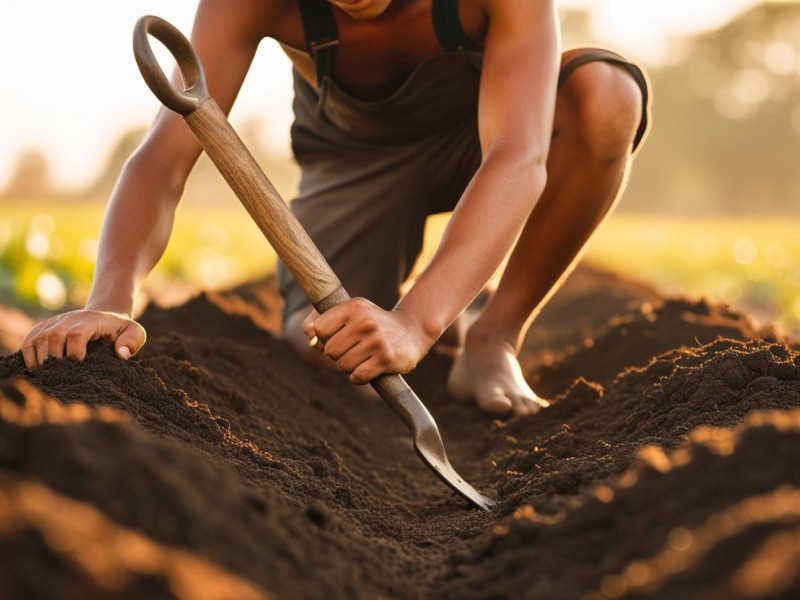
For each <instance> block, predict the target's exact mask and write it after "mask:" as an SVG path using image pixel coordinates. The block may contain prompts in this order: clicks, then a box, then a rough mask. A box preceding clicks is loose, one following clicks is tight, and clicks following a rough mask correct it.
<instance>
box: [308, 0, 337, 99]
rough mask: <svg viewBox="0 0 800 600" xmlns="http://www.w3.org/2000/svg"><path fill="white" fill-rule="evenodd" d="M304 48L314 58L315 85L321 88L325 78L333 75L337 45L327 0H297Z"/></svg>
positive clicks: (333, 23) (333, 20)
mask: <svg viewBox="0 0 800 600" xmlns="http://www.w3.org/2000/svg"><path fill="white" fill-rule="evenodd" d="M298 3H299V4H300V16H301V18H302V19H303V30H304V31H305V34H306V47H307V48H308V52H309V54H311V56H312V57H314V64H315V66H316V70H317V85H318V86H322V80H323V79H324V78H325V76H326V75H327V76H331V74H332V73H333V64H334V62H335V61H336V47H337V46H338V45H339V30H338V29H337V28H336V20H335V19H334V18H333V8H332V7H331V5H330V3H329V2H328V0H298Z"/></svg>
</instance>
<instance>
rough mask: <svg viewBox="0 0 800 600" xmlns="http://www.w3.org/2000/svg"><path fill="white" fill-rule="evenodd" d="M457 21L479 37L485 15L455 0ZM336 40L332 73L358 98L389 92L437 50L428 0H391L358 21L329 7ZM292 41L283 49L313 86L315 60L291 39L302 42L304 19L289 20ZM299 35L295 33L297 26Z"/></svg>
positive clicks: (467, 0)
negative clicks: (382, 10) (379, 11)
mask: <svg viewBox="0 0 800 600" xmlns="http://www.w3.org/2000/svg"><path fill="white" fill-rule="evenodd" d="M458 13H459V20H460V22H461V25H462V27H463V29H464V32H465V33H466V34H467V35H468V36H469V37H470V39H472V40H475V41H482V39H483V37H484V35H485V30H486V26H487V24H486V16H485V14H484V13H483V11H482V10H481V9H480V8H479V7H478V5H477V2H476V1H475V0H459V3H458ZM334 17H335V20H336V28H337V29H338V38H339V45H338V48H337V54H336V63H335V67H334V70H333V77H334V79H335V80H336V82H337V84H339V86H340V87H341V88H342V89H344V90H346V91H348V92H349V93H351V94H352V95H353V96H356V97H358V98H361V99H363V100H377V99H380V98H383V97H386V96H388V95H390V94H391V93H392V92H394V91H395V90H396V89H398V88H399V87H400V85H402V83H403V82H404V81H405V80H406V79H407V78H408V76H409V74H410V73H411V72H412V71H413V70H414V68H415V67H416V66H417V65H419V64H420V63H421V62H423V61H424V60H425V59H427V58H429V57H430V56H433V55H434V54H438V53H440V52H442V46H441V43H440V40H439V39H438V38H437V35H436V32H435V29H434V19H433V15H432V0H394V2H393V3H392V5H390V8H389V9H387V11H386V12H385V13H384V14H383V15H381V16H380V17H379V18H377V19H373V20H370V21H357V20H355V19H353V18H351V17H349V16H348V15H347V14H345V13H343V12H342V11H339V10H337V9H334ZM287 26H291V27H292V29H293V32H292V33H293V34H294V35H292V36H291V38H290V39H292V40H293V41H294V42H295V43H283V44H282V46H283V48H284V50H285V51H286V54H287V55H288V56H289V58H290V59H291V60H292V62H293V64H294V66H295V68H296V69H297V70H298V71H299V72H300V73H301V75H303V76H304V78H305V79H306V80H307V81H308V82H309V83H311V84H312V85H314V62H313V59H312V58H311V57H309V56H308V54H306V53H305V52H302V51H299V50H297V48H299V47H302V45H298V44H297V43H296V42H297V41H300V40H302V41H303V42H304V41H305V35H304V31H303V22H302V19H301V18H300V14H299V12H298V15H297V20H296V22H294V23H289V24H287ZM297 28H299V32H300V34H301V36H300V37H298V36H297V33H298V29H297Z"/></svg>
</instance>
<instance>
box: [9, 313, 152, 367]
mask: <svg viewBox="0 0 800 600" xmlns="http://www.w3.org/2000/svg"><path fill="white" fill-rule="evenodd" d="M99 338H103V339H106V340H109V341H111V342H113V343H114V350H115V352H116V354H117V356H118V357H119V358H121V359H123V360H127V359H128V358H130V357H131V356H133V355H134V354H136V353H137V352H138V351H139V349H140V348H141V347H142V345H144V343H145V341H146V339H147V333H146V332H145V330H144V328H143V327H142V326H141V325H139V323H137V322H135V321H133V320H131V319H129V318H126V317H125V316H124V315H117V314H115V313H103V312H94V311H75V312H72V313H65V314H63V315H58V316H56V317H52V318H51V319H48V320H47V321H44V322H42V323H40V324H39V325H37V326H36V327H34V328H33V329H31V330H30V331H29V332H28V335H26V336H25V339H24V340H23V343H22V356H23V359H24V360H25V366H26V367H27V368H28V369H36V368H39V367H41V366H42V365H43V364H44V362H45V361H46V360H49V359H51V358H54V359H61V358H65V357H66V358H69V359H71V360H76V361H82V360H84V359H85V358H86V347H87V344H88V343H89V342H90V341H91V340H93V339H99Z"/></svg>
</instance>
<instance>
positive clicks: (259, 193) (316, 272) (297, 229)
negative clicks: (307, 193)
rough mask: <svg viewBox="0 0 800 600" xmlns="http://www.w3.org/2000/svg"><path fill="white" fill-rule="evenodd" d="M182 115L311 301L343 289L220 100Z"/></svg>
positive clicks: (210, 101)
mask: <svg viewBox="0 0 800 600" xmlns="http://www.w3.org/2000/svg"><path fill="white" fill-rule="evenodd" d="M184 118H185V120H186V124H187V125H188V126H189V129H191V130H192V133H193V134H194V135H195V137H196V138H197V140H198V141H199V142H200V145H201V146H202V147H203V149H204V150H205V151H206V153H207V154H208V156H209V157H210V158H211V160H212V161H213V163H214V164H215V165H216V166H217V168H218V169H219V171H220V173H222V176H223V177H224V178H225V181H227V182H228V184H229V185H230V186H231V188H232V189H233V191H234V192H235V193H236V196H237V197H238V198H239V200H240V201H241V203H242V204H243V205H244V207H245V209H247V212H248V213H250V216H251V217H252V218H253V220H254V221H255V222H256V224H257V225H258V227H259V229H261V231H262V232H263V233H264V235H265V236H266V238H267V239H268V240H269V243H270V244H272V247H273V248H274V249H275V252H276V253H277V255H278V257H279V258H280V259H281V260H282V261H283V263H284V264H285V265H286V267H287V268H288V269H289V271H290V272H291V273H292V275H293V276H294V278H295V279H296V280H297V282H298V283H299V284H300V287H302V288H303V291H305V293H306V295H307V296H308V298H309V300H311V303H312V304H314V305H316V304H317V303H319V302H321V301H322V300H324V299H325V298H327V297H328V296H330V295H332V294H333V293H334V292H336V291H337V290H338V289H339V288H341V285H342V284H341V282H340V281H339V278H338V277H336V274H335V273H334V272H333V270H332V269H331V268H330V266H329V265H328V263H327V261H326V260H325V259H324V258H323V256H322V254H321V253H320V251H319V249H318V248H317V247H316V245H315V244H314V242H313V241H312V240H311V238H310V237H309V236H308V233H306V231H305V229H303V227H302V225H300V223H299V222H298V221H297V218H296V217H295V216H294V215H293V214H292V212H291V211H290V210H289V207H288V206H287V205H286V203H285V202H284V201H283V198H281V196H280V194H279V193H278V191H277V190H276V189H275V186H273V185H272V182H270V180H269V179H267V176H266V175H264V172H263V171H262V170H261V167H259V166H258V163H257V162H256V160H255V159H254V158H253V155H252V154H250V152H249V151H248V150H247V148H246V147H245V145H244V143H243V142H242V140H241V139H240V138H239V136H238V135H237V134H236V132H235V131H234V130H233V127H231V125H230V123H228V119H227V118H226V117H225V113H223V112H222V110H220V108H219V106H217V103H216V102H214V100H213V99H211V98H209V99H208V100H206V101H205V102H203V103H202V104H201V105H200V106H199V107H198V108H197V109H196V110H194V111H193V112H192V113H190V114H188V115H186V116H185V117H184Z"/></svg>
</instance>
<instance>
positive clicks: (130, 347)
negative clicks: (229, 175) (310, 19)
mask: <svg viewBox="0 0 800 600" xmlns="http://www.w3.org/2000/svg"><path fill="white" fill-rule="evenodd" d="M287 2H288V0H272V1H264V0H203V1H202V2H201V3H200V6H199V7H198V9H197V15H196V17H195V22H194V26H193V29H192V36H191V39H192V43H193V45H194V47H195V49H196V50H197V54H198V56H199V57H200V60H201V62H202V64H203V67H204V70H205V73H206V79H207V82H208V86H209V91H210V93H211V95H212V96H213V97H214V98H215V100H216V101H217V103H218V104H219V106H220V107H221V108H222V110H223V111H225V112H226V113H227V112H228V111H230V109H231V106H232V105H233V102H234V99H235V98H236V95H237V94H238V91H239V88H240V87H241V84H242V81H243V80H244V77H245V74H246V73H247V70H248V68H249V66H250V63H251V61H252V59H253V55H254V54H255V51H256V48H257V46H258V43H259V41H260V40H261V38H262V37H263V36H264V35H268V34H269V32H268V31H267V30H265V24H266V27H269V24H270V23H273V22H275V20H277V19H278V18H280V17H281V16H282V14H281V12H282V11H283V12H285V6H286V5H287ZM172 82H173V84H175V85H176V86H180V85H181V78H180V74H179V73H178V72H177V71H176V72H175V73H174V74H173V76H172ZM200 152H201V148H200V146H199V144H198V143H197V141H196V140H195V139H194V137H193V136H192V134H191V133H190V132H189V130H188V129H187V127H186V125H185V124H184V123H183V122H182V118H181V117H180V115H177V114H175V113H173V112H171V111H169V110H167V109H165V108H161V110H160V111H159V112H158V115H157V116H156V119H155V121H154V123H153V125H152V127H151V129H150V131H149V132H148V134H147V137H146V139H145V141H144V142H143V143H142V145H141V146H140V147H139V148H138V149H137V150H136V152H134V153H133V155H132V156H131V157H130V158H129V159H128V160H127V162H126V164H125V166H124V168H123V170H122V172H121V173H120V177H119V179H118V180H117V184H116V186H115V188H114V192H113V193H112V196H111V199H110V201H109V205H108V208H107V210H106V215H105V218H104V221H103V227H102V231H101V235H100V245H99V250H98V260H97V266H96V268H95V274H94V281H93V284H92V291H91V294H90V297H89V300H88V302H87V305H86V310H79V311H72V312H69V313H64V314H61V315H56V316H54V317H52V318H50V319H48V320H46V321H44V322H42V323H39V324H38V325H36V326H35V327H34V328H33V329H32V330H31V331H30V332H29V333H28V334H27V335H26V337H25V339H24V340H23V343H22V351H23V356H24V359H25V364H26V366H27V367H28V368H34V367H37V366H40V365H41V364H42V362H43V361H44V359H45V357H52V358H62V357H64V356H67V357H69V358H72V359H75V360H82V359H83V358H84V356H85V355H86V344H87V343H88V342H89V341H90V340H92V339H97V338H104V339H108V340H110V341H112V342H114V343H115V348H116V351H117V354H118V355H119V356H120V357H121V358H128V357H129V356H131V355H132V354H135V353H136V352H137V351H138V349H139V348H140V347H141V345H142V344H143V343H144V341H145V332H144V329H143V328H142V327H141V326H140V325H139V324H138V323H135V322H134V321H133V320H132V319H131V315H132V312H133V303H134V297H135V294H136V290H137V289H138V287H139V285H140V284H141V282H142V280H143V279H144V278H145V277H146V276H147V274H148V273H149V272H150V271H151V270H152V269H153V267H154V266H155V264H156V263H157V262H158V260H159V259H160V258H161V255H162V254H163V252H164V249H165V248H166V245H167V242H168V241H169V237H170V234H171V232H172V224H173V219H174V213H175V209H176V207H177V205H178V201H179V200H180V197H181V195H182V193H183V187H184V184H185V182H186V178H187V176H188V174H189V172H190V171H191V169H192V166H193V165H194V163H195V162H196V160H197V158H198V156H199V155H200Z"/></svg>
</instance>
